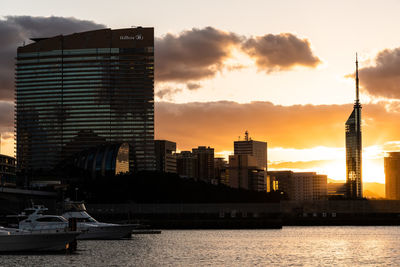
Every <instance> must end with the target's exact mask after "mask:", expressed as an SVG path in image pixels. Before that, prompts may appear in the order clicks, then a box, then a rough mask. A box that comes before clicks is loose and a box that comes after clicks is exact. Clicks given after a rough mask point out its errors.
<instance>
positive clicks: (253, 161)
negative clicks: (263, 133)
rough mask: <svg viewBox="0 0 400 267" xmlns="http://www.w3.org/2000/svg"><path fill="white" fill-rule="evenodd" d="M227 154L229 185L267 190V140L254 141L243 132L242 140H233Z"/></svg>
mask: <svg viewBox="0 0 400 267" xmlns="http://www.w3.org/2000/svg"><path fill="white" fill-rule="evenodd" d="M233 146H234V155H233V156H229V185H230V186H231V187H234V188H243V189H249V190H255V191H265V190H267V184H266V180H267V142H261V141H255V140H252V139H251V138H250V137H249V133H248V132H247V131H246V132H245V138H244V140H239V141H234V142H233Z"/></svg>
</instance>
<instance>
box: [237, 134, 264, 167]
mask: <svg viewBox="0 0 400 267" xmlns="http://www.w3.org/2000/svg"><path fill="white" fill-rule="evenodd" d="M233 146H234V154H235V155H251V156H253V157H254V158H255V160H256V162H257V167H258V168H259V169H262V170H265V171H267V162H268V158H267V142H261V141H254V140H252V139H251V138H249V133H248V132H247V131H246V132H245V138H244V140H243V141H240V140H239V141H235V142H234V143H233Z"/></svg>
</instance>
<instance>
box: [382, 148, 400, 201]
mask: <svg viewBox="0 0 400 267" xmlns="http://www.w3.org/2000/svg"><path fill="white" fill-rule="evenodd" d="M384 164H385V194H386V198H387V199H393V200H400V152H389V153H388V156H387V157H385V158H384Z"/></svg>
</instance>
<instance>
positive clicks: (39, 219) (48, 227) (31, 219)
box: [18, 205, 68, 232]
mask: <svg viewBox="0 0 400 267" xmlns="http://www.w3.org/2000/svg"><path fill="white" fill-rule="evenodd" d="M47 210H48V209H47V208H45V207H44V206H42V205H34V206H33V207H32V208H27V209H25V212H24V213H28V214H27V216H28V217H27V218H26V219H25V220H22V221H20V222H19V225H18V228H19V229H20V230H26V231H41V232H60V231H66V230H67V229H68V220H67V219H65V218H64V217H62V216H57V215H44V214H43V213H44V212H45V211H47ZM24 213H23V214H24Z"/></svg>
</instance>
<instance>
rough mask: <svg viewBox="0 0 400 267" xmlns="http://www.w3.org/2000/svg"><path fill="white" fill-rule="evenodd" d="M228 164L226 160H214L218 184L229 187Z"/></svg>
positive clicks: (215, 176)
mask: <svg viewBox="0 0 400 267" xmlns="http://www.w3.org/2000/svg"><path fill="white" fill-rule="evenodd" d="M228 167H229V165H228V162H227V161H226V160H225V159H224V158H214V170H215V174H214V178H215V180H216V181H217V182H218V184H224V185H228V186H229V170H228Z"/></svg>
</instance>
